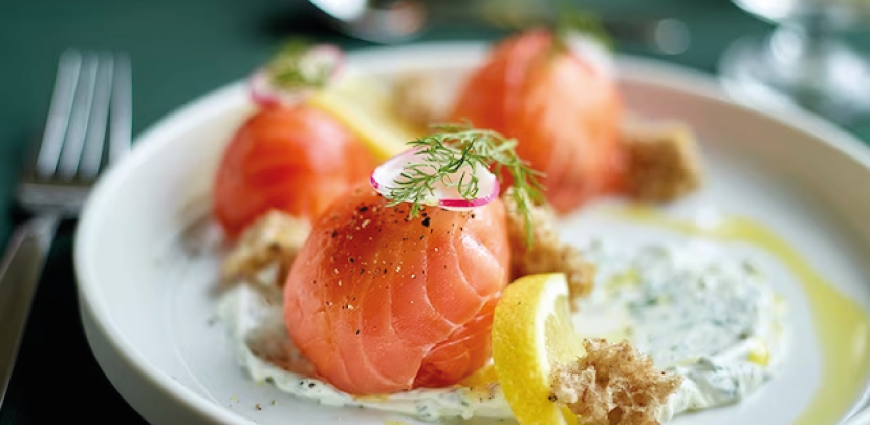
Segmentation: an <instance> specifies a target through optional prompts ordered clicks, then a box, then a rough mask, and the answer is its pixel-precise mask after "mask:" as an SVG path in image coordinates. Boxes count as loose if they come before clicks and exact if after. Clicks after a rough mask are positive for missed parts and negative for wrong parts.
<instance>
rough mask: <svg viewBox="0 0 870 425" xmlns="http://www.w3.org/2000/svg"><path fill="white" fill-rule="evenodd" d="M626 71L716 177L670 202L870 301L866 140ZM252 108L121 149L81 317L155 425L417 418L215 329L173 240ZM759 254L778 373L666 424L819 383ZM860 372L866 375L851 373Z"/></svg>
mask: <svg viewBox="0 0 870 425" xmlns="http://www.w3.org/2000/svg"><path fill="white" fill-rule="evenodd" d="M484 51H485V47H484V46H483V45H480V44H449V45H443V44H442V45H414V46H409V47H405V48H394V49H379V50H371V51H365V52H358V53H354V54H352V55H350V60H351V62H352V64H353V65H354V66H357V67H359V68H360V69H363V70H366V71H368V72H372V73H384V74H389V73H390V72H395V71H397V70H402V69H408V68H410V67H418V68H419V67H422V68H427V67H439V68H448V69H454V70H459V69H467V68H468V67H469V66H472V65H473V64H475V63H476V62H477V61H478V60H479V59H480V57H481V55H482V53H483V52H484ZM619 71H620V74H621V80H622V83H623V87H624V93H625V95H626V97H627V100H628V103H629V105H630V106H631V108H632V109H634V110H635V111H638V112H640V113H642V114H644V115H647V116H649V117H652V118H673V119H679V120H684V121H687V122H689V123H690V124H691V125H692V126H693V127H694V128H695V130H696V131H697V133H698V135H699V136H700V140H701V141H702V145H703V150H704V155H705V160H706V162H707V163H708V165H709V168H710V179H709V182H708V184H707V185H706V186H705V188H704V189H703V191H702V192H700V193H699V194H697V195H695V196H692V197H691V198H689V199H686V200H684V201H681V202H679V203H678V204H676V205H673V206H672V207H670V208H669V212H670V213H672V214H675V215H681V216H688V217H694V216H697V215H698V214H703V213H705V211H706V212H709V211H710V210H711V209H712V210H718V211H720V212H722V213H728V214H731V213H739V214H743V215H748V216H751V217H753V218H755V219H757V220H759V221H760V222H762V223H764V224H765V225H766V226H767V227H769V228H770V229H772V230H773V231H775V232H777V233H778V234H779V235H781V236H782V237H783V238H785V239H786V240H787V241H788V243H789V244H790V245H791V246H793V247H794V248H796V249H797V250H798V251H799V252H801V253H802V254H803V256H804V257H805V258H807V259H810V260H811V264H812V266H813V267H814V268H815V269H816V270H818V271H819V272H820V273H821V274H822V275H824V276H825V277H826V278H827V279H829V280H830V281H832V282H833V283H834V284H835V286H836V287H837V288H838V289H839V290H840V291H842V292H844V293H846V294H848V295H849V296H851V297H853V298H854V299H856V300H858V302H860V303H861V304H862V305H864V306H867V305H870V281H868V277H867V276H868V275H870V274H868V273H867V265H870V261H868V259H870V251H868V247H870V243H868V242H870V220H868V217H870V152H868V150H867V149H866V148H865V147H863V146H861V145H860V142H858V141H856V140H855V139H853V138H851V137H849V136H847V135H846V134H845V133H843V132H841V131H839V130H837V129H835V128H833V127H832V126H829V125H828V124H825V123H824V122H821V121H819V120H817V119H815V118H813V117H811V116H808V115H804V114H802V113H799V112H794V113H789V114H787V115H780V116H779V118H777V117H773V116H770V115H766V114H764V113H762V112H759V111H755V110H751V109H747V108H745V107H742V106H738V105H736V104H734V103H732V102H730V101H729V100H727V98H726V97H725V96H724V95H723V94H722V93H721V92H720V91H719V89H718V88H717V86H716V85H715V84H714V83H712V82H711V80H710V79H708V78H707V77H705V76H703V75H699V74H696V73H693V72H690V71H686V70H683V69H679V68H675V67H672V66H666V65H661V64H657V63H653V62H649V61H644V60H638V59H629V58H622V59H620V61H619ZM249 108H250V106H249V105H248V103H247V99H246V95H245V90H244V87H243V86H242V85H240V84H235V85H232V86H229V87H226V88H223V89H220V90H218V91H216V92H215V93H212V94H210V95H208V96H206V97H204V98H202V99H200V100H197V101H196V102H194V103H193V104H191V105H188V106H186V107H184V108H182V109H180V110H179V111H177V112H176V113H174V114H172V115H171V116H169V117H167V118H166V119H165V120H163V121H161V122H160V123H158V124H157V125H155V126H154V127H152V128H151V129H150V130H149V131H147V132H146V133H144V134H143V135H142V136H141V137H140V138H139V140H138V143H137V144H136V146H135V149H134V151H133V153H132V154H131V155H130V157H128V158H127V159H126V160H125V161H124V162H123V163H121V164H119V165H118V166H117V167H116V168H114V169H113V170H112V171H111V172H110V173H109V174H108V175H106V176H105V177H104V178H103V179H102V181H101V182H100V184H99V185H98V186H97V187H96V188H95V190H94V192H93V194H92V196H91V198H90V200H89V202H88V204H87V206H86V208H85V211H84V215H83V217H82V219H81V222H80V225H79V229H78V236H77V240H76V244H75V266H76V273H77V276H78V279H79V296H80V298H81V314H82V320H83V321H84V325H85V329H86V331H87V337H88V340H89V342H90V344H91V347H92V349H93V351H94V354H95V356H96V358H97V360H98V361H99V363H100V365H101V366H102V367H103V369H104V370H105V372H106V375H107V376H108V377H109V379H110V380H111V381H112V383H113V384H114V385H115V386H116V388H117V389H118V390H119V391H120V393H121V394H122V395H123V396H124V398H125V399H126V400H127V401H128V402H129V403H130V404H131V405H132V406H133V407H134V408H135V409H136V410H137V411H139V412H140V413H141V414H142V415H143V416H144V417H145V418H146V419H147V420H149V421H150V422H152V423H155V424H184V425H197V424H253V423H259V424H285V423H308V424H315V423H317V424H321V423H338V422H354V423H366V424H378V425H381V424H384V423H385V421H387V420H390V419H391V420H401V421H404V422H408V423H412V422H413V421H411V420H408V419H404V418H401V417H397V416H391V415H385V414H382V413H377V412H371V411H365V410H359V409H335V408H325V407H321V406H318V405H315V404H313V403H309V402H306V401H301V400H296V399H294V398H292V397H290V396H287V395H284V394H282V393H280V392H278V391H277V390H276V389H274V388H272V387H271V386H269V385H256V384H253V383H252V382H250V381H249V380H248V379H247V377H246V375H245V374H244V373H243V371H242V370H241V369H240V367H238V366H237V363H236V360H235V358H234V352H233V349H232V346H231V345H230V343H229V340H228V338H227V337H226V335H225V333H224V331H223V329H222V327H221V326H220V325H215V324H214V323H213V318H214V316H215V312H214V297H215V287H214V282H213V278H214V275H215V270H216V266H217V264H216V259H215V258H214V257H213V256H205V257H194V256H192V255H191V247H188V246H182V245H183V244H181V243H180V242H179V240H180V239H179V238H178V236H179V234H181V233H182V232H183V231H184V230H185V229H186V228H187V227H188V225H189V224H190V223H192V222H194V221H196V220H197V219H198V218H201V217H203V216H204V215H205V214H206V213H207V212H208V210H209V207H210V200H209V196H210V195H209V189H210V185H211V180H212V176H213V174H214V171H215V167H216V163H217V159H218V155H219V154H220V152H221V149H222V147H223V146H224V144H225V143H226V142H227V141H228V139H229V137H230V135H231V134H232V133H233V131H234V130H235V128H236V127H237V126H238V124H239V123H240V122H241V121H242V120H243V119H244V117H245V116H246V114H248V113H249V111H250V109H249ZM580 218H581V220H579V222H580V223H582V224H579V225H576V226H573V227H570V228H568V229H566V230H568V231H569V233H568V235H571V237H575V238H577V239H578V241H579V239H586V238H588V237H590V236H592V235H594V234H597V235H606V236H610V237H621V236H620V235H627V234H633V235H643V234H644V233H643V232H641V233H637V232H635V231H631V232H628V231H626V229H628V227H625V226H624V225H621V224H619V223H618V222H616V223H613V222H607V223H605V225H602V226H599V225H597V224H595V225H593V223H600V221H598V219H599V218H600V217H597V216H596V212H595V210H594V209H592V210H585V211H582V212H581V213H580ZM572 222H575V223H576V222H578V221H577V220H573V221H572ZM765 264H766V265H767V266H768V267H769V268H770V269H771V270H772V272H773V273H772V274H773V275H774V276H778V277H779V279H777V281H776V282H774V284H775V286H776V288H777V290H779V291H780V292H781V293H782V294H783V295H784V296H785V297H786V298H787V299H788V302H789V305H790V307H791V309H790V312H789V320H790V321H791V322H792V324H793V325H792V326H793V328H792V333H793V335H794V336H795V337H794V338H792V339H791V342H790V346H789V347H790V351H791V352H790V354H789V356H788V358H787V359H786V361H785V363H784V364H783V367H782V370H781V375H780V376H779V377H778V378H776V379H775V380H774V381H772V382H771V383H770V384H768V385H767V386H766V387H764V388H763V389H762V390H761V391H759V392H758V393H757V394H755V395H753V396H752V397H750V398H749V399H748V400H746V401H745V402H743V403H740V404H738V405H735V406H729V407H724V408H719V409H714V410H711V411H707V412H703V413H700V414H691V415H685V416H682V417H680V418H679V419H677V420H676V421H675V422H674V423H676V424H684V425H688V424H747V425H751V424H759V425H787V424H792V423H794V420H795V419H796V418H797V417H798V415H799V414H800V412H801V410H802V408H803V406H805V405H806V404H807V403H809V401H810V400H811V398H812V397H813V394H814V393H815V391H816V390H818V389H819V388H818V387H819V385H820V376H821V374H822V373H823V372H822V370H821V360H820V356H821V354H820V349H819V346H818V343H817V335H818V334H817V332H816V329H815V327H814V326H815V325H814V323H815V320H816V319H815V318H813V317H811V315H810V313H809V312H808V307H807V299H806V295H805V294H804V293H803V292H801V291H800V289H799V286H798V285H797V283H796V282H795V281H794V278H793V277H791V276H790V275H788V274H787V273H785V272H784V271H783V270H782V269H781V267H780V266H779V265H778V264H777V263H774V262H770V261H768V262H767V263H765ZM868 332H870V331H868ZM864 341H865V342H866V340H864ZM856 349H863V347H856ZM71 367H74V365H71ZM855 379H857V380H860V383H861V384H863V383H864V382H866V381H865V380H866V376H862V374H860V373H856V375H855ZM825 390H826V391H833V392H840V391H842V389H841V388H826V389H825ZM842 396H843V397H844V398H846V403H844V407H843V409H841V410H842V411H838V412H835V416H837V417H836V418H834V419H831V421H830V423H824V424H805V425H833V423H836V422H837V421H838V420H839V419H840V418H841V417H844V416H845V415H846V414H847V411H846V410H847V407H848V406H855V405H857V404H858V399H859V398H860V394H843V395H842ZM272 400H276V404H274V405H273V403H272ZM257 404H259V405H260V406H261V408H262V410H258V409H256V408H255V405H257ZM845 404H847V405H848V406H846V405H845ZM802 425H804V424H802Z"/></svg>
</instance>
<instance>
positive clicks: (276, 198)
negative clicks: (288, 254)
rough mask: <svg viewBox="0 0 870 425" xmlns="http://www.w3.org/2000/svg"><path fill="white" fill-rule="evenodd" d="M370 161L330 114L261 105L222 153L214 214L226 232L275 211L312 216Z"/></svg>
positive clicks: (361, 177) (361, 176)
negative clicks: (263, 106) (262, 106)
mask: <svg viewBox="0 0 870 425" xmlns="http://www.w3.org/2000/svg"><path fill="white" fill-rule="evenodd" d="M374 166H375V160H374V158H373V156H372V154H371V153H370V152H369V150H368V149H367V148H366V147H365V145H363V143H362V142H361V141H360V140H359V139H358V138H357V137H356V136H355V135H354V134H353V133H352V132H351V131H350V130H349V129H348V128H347V127H345V126H344V124H342V123H341V122H339V121H337V120H336V119H335V118H333V117H332V116H331V115H329V114H328V113H326V112H323V111H321V110H320V109H317V108H314V107H311V106H308V105H305V104H299V105H295V106H286V107H273V108H266V109H261V110H260V111H258V112H257V113H256V114H255V115H254V116H252V117H251V118H249V119H248V120H247V121H246V122H245V123H244V124H243V125H242V126H241V127H240V128H239V129H238V130H237V132H236V134H235V135H234V137H233V140H232V141H231V142H230V144H229V146H227V148H226V150H225V151H224V154H223V158H222V160H221V163H220V166H219V168H218V174H217V176H216V179H215V184H214V213H215V216H216V217H217V219H218V221H219V222H220V224H221V225H222V227H223V229H224V231H225V232H226V233H227V234H228V235H229V236H230V237H234V236H236V235H238V233H239V232H241V231H242V230H243V229H244V228H245V227H246V226H248V225H249V224H251V223H252V222H253V221H254V220H255V219H257V218H258V217H259V216H260V215H262V214H264V213H266V212H267V211H269V210H273V209H274V210H279V211H282V212H285V213H288V214H291V215H294V216H297V217H301V218H308V219H313V218H314V217H316V216H317V215H318V214H320V213H321V212H322V211H323V210H324V209H325V208H326V207H327V206H328V205H329V203H331V202H332V201H333V200H334V199H335V198H336V197H337V196H339V195H341V194H343V193H345V192H346V191H347V190H348V189H349V188H350V187H351V186H353V185H354V184H357V183H359V182H361V181H366V179H367V178H368V176H369V173H371V170H372V168H373V167H374Z"/></svg>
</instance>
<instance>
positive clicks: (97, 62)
mask: <svg viewBox="0 0 870 425" xmlns="http://www.w3.org/2000/svg"><path fill="white" fill-rule="evenodd" d="M130 92H131V89H130V62H129V59H128V58H127V56H126V55H124V54H118V55H112V54H109V53H93V52H84V53H82V52H78V51H74V50H69V51H66V52H64V53H63V54H62V55H61V57H60V61H59V63H58V70H57V80H56V81H55V86H54V92H53V93H52V98H51V106H50V107H49V111H48V119H47V120H46V125H45V133H44V135H43V139H42V142H41V144H40V145H39V149H38V153H37V155H35V161H34V162H33V163H32V164H30V166H29V167H27V168H25V171H24V174H23V176H22V178H21V180H20V182H19V186H18V192H17V202H18V204H19V206H20V207H21V208H22V209H24V210H25V211H27V212H28V213H30V214H31V215H32V217H31V218H30V219H29V220H28V221H27V222H25V223H24V224H22V225H21V226H20V227H19V228H17V229H16V230H15V232H14V233H13V235H12V238H11V239H10V242H9V245H8V246H7V249H6V253H5V255H4V256H3V259H2V262H0V406H2V404H3V398H4V395H5V394H6V388H7V386H8V384H9V379H10V378H11V377H12V370H13V368H14V366H15V360H16V358H17V356H18V347H19V345H20V344H21V337H22V334H23V333H24V327H25V325H26V322H27V316H28V314H29V311H30V304H31V302H32V300H33V295H34V293H35V292H36V286H37V283H38V282H39V277H40V275H41V274H42V268H43V266H44V264H45V258H46V256H47V255H48V250H49V248H50V246H51V241H52V239H53V238H54V234H55V230H56V229H57V226H58V224H59V223H60V221H61V219H63V218H65V217H75V216H77V215H78V213H79V210H80V209H81V207H82V204H83V202H84V200H85V198H86V197H87V194H88V191H89V189H90V187H91V185H92V184H93V183H94V181H95V180H96V178H97V176H98V174H99V173H100V172H101V171H102V170H103V169H105V168H106V166H107V165H109V164H110V163H112V162H113V161H115V160H117V159H118V158H120V157H121V156H123V155H124V154H126V153H127V151H128V150H129V149H130V120H131V118H130V115H131V100H130V96H131V93H130ZM107 127H108V132H107Z"/></svg>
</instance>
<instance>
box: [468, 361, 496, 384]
mask: <svg viewBox="0 0 870 425" xmlns="http://www.w3.org/2000/svg"><path fill="white" fill-rule="evenodd" d="M496 382H498V372H496V371H495V366H494V365H492V364H488V365H486V366H483V367H482V368H480V369H478V370H477V371H475V372H474V373H472V374H471V376H469V377H468V378H465V379H463V380H462V382H460V383H459V384H460V385H463V386H466V387H477V386H481V385H488V384H493V383H496Z"/></svg>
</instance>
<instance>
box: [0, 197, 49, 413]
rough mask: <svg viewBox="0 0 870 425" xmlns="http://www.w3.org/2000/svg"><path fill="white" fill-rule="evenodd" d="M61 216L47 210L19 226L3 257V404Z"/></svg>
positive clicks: (0, 382)
mask: <svg viewBox="0 0 870 425" xmlns="http://www.w3.org/2000/svg"><path fill="white" fill-rule="evenodd" d="M60 217H61V216H60V215H53V214H44V215H40V216H37V217H34V218H32V219H30V220H29V221H27V222H26V223H24V224H22V225H21V226H19V227H18V228H17V229H15V233H14V234H13V235H12V239H10V240H9V245H8V246H7V247H6V253H5V254H4V256H3V259H2V261H0V406H2V405H3V398H4V396H5V395H6V388H7V386H8V385H9V380H10V379H11V378H12V369H13V368H14V367H15V360H16V358H17V357H18V347H19V346H20V345H21V337H22V335H23V334H24V327H25V325H26V324H27V316H28V313H29V312H30V304H31V303H32V301H33V295H34V294H35V293H36V286H37V284H38V283H39V277H40V275H41V274H42V268H43V266H44V265H45V259H46V257H48V250H49V248H50V247H51V241H52V239H53V238H54V234H55V231H56V230H57V226H58V224H59V223H60Z"/></svg>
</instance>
